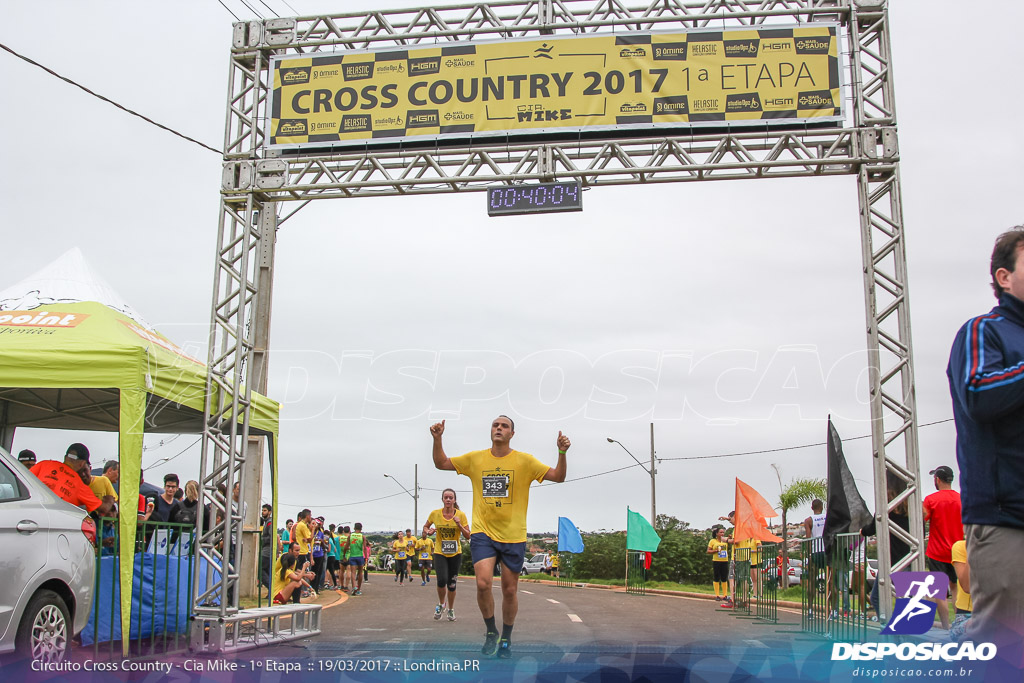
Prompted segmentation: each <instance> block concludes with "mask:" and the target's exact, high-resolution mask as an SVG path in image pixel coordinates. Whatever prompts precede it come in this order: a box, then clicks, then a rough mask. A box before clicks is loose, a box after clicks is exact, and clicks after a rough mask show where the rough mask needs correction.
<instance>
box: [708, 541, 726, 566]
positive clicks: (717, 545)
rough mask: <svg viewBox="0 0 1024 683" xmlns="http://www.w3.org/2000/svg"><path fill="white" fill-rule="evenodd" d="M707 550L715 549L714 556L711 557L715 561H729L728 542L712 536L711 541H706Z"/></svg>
mask: <svg viewBox="0 0 1024 683" xmlns="http://www.w3.org/2000/svg"><path fill="white" fill-rule="evenodd" d="M708 550H714V551H715V554H714V556H713V557H712V558H711V559H713V560H714V561H715V562H728V561H729V544H728V543H726V542H725V541H719V540H718V539H717V538H712V539H711V542H710V543H708Z"/></svg>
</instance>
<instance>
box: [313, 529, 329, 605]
mask: <svg viewBox="0 0 1024 683" xmlns="http://www.w3.org/2000/svg"><path fill="white" fill-rule="evenodd" d="M322 526H323V517H317V518H316V519H314V520H313V526H312V527H310V531H312V532H313V540H312V541H311V542H310V547H311V548H312V553H313V574H314V577H313V582H312V583H313V590H314V591H316V592H317V593H319V592H320V591H322V590H323V589H324V577H325V576H326V575H327V557H326V555H327V553H326V552H325V551H324V541H325V536H324V532H323V529H322Z"/></svg>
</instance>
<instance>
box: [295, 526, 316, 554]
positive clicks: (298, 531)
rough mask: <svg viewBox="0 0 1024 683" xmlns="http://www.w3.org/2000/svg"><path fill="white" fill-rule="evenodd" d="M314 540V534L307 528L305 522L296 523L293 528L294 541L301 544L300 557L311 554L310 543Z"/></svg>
mask: <svg viewBox="0 0 1024 683" xmlns="http://www.w3.org/2000/svg"><path fill="white" fill-rule="evenodd" d="M312 538H313V532H312V531H310V530H309V527H308V526H306V522H305V521H301V522H296V523H295V526H293V527H292V540H293V541H295V542H296V543H298V544H299V555H308V554H309V541H310V540H311V539H312Z"/></svg>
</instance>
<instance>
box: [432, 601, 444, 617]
mask: <svg viewBox="0 0 1024 683" xmlns="http://www.w3.org/2000/svg"><path fill="white" fill-rule="evenodd" d="M443 614H444V607H442V606H441V605H438V606H437V607H435V608H434V621H438V620H439V619H440V618H441V615H443Z"/></svg>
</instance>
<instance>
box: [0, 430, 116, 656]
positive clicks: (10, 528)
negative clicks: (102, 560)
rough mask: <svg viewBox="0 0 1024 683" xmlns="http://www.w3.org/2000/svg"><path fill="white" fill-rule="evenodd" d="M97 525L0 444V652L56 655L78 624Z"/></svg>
mask: <svg viewBox="0 0 1024 683" xmlns="http://www.w3.org/2000/svg"><path fill="white" fill-rule="evenodd" d="M95 539H96V524H95V522H93V520H92V518H91V517H89V516H88V515H87V514H86V512H85V510H83V509H82V508H78V507H75V506H74V505H71V504H70V503H67V502H65V501H63V500H61V499H60V498H59V497H57V495H56V494H54V493H53V492H52V491H50V489H49V488H48V487H47V486H46V484H44V483H43V482H41V481H39V480H38V479H37V478H36V477H35V476H34V475H33V474H32V473H31V472H29V471H28V470H27V469H26V468H25V466H24V465H22V464H21V463H20V462H18V460H17V458H13V457H11V454H10V453H8V452H7V451H6V450H4V449H2V448H0V548H3V552H2V553H0V576H2V577H3V580H2V581H0V653H4V652H11V651H12V650H15V649H16V650H17V651H18V653H19V655H23V656H25V657H32V658H33V659H37V660H41V661H50V662H57V661H61V660H63V659H64V658H66V657H67V655H68V652H69V650H70V646H71V638H72V637H73V636H74V635H75V634H77V633H78V632H79V631H81V630H82V629H83V628H84V627H85V623H86V620H87V619H88V618H89V609H90V607H91V606H92V599H93V596H92V593H93V576H94V574H95V571H96V564H95V563H96V550H95Z"/></svg>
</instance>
